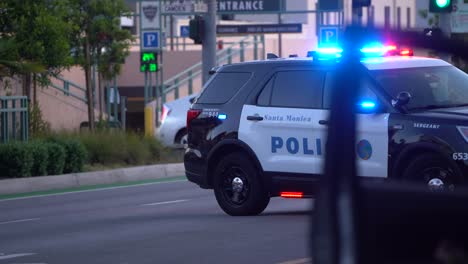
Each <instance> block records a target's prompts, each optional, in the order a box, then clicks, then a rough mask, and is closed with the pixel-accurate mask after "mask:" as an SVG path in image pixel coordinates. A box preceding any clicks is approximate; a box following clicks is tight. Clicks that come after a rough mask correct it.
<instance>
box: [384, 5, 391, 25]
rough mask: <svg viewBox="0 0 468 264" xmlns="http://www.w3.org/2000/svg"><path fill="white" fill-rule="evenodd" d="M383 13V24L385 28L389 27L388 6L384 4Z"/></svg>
mask: <svg viewBox="0 0 468 264" xmlns="http://www.w3.org/2000/svg"><path fill="white" fill-rule="evenodd" d="M384 11H385V12H384V13H385V16H384V19H385V20H384V21H385V22H384V26H385V28H386V29H389V28H390V7H389V6H385V9H384Z"/></svg>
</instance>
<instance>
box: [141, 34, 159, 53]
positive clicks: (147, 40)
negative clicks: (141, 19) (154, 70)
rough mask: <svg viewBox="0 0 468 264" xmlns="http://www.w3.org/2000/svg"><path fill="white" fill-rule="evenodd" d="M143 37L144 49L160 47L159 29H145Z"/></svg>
mask: <svg viewBox="0 0 468 264" xmlns="http://www.w3.org/2000/svg"><path fill="white" fill-rule="evenodd" d="M141 37H142V39H141V42H142V43H143V49H144V50H155V49H159V48H160V47H159V32H158V31H143V34H142V35H141Z"/></svg>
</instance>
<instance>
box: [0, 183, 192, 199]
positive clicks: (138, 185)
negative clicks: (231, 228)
mask: <svg viewBox="0 0 468 264" xmlns="http://www.w3.org/2000/svg"><path fill="white" fill-rule="evenodd" d="M176 182H187V180H175V181H166V182H149V183H142V184H134V185H126V186H117V187H104V188H99V189H93V190H83V191H70V192H64V193H52V194H40V195H32V196H25V197H18V198H8V199H0V203H1V202H7V201H14V200H25V199H32V198H38V197H48V196H61V195H68V194H75V193H87V192H98V191H107V190H116V189H123V188H132V187H142V186H148V185H155V184H163V183H176ZM90 187H92V186H90Z"/></svg>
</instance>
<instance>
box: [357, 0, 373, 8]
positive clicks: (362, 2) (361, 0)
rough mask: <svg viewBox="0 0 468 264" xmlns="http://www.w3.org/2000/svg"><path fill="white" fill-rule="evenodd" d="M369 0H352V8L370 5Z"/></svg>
mask: <svg viewBox="0 0 468 264" xmlns="http://www.w3.org/2000/svg"><path fill="white" fill-rule="evenodd" d="M370 5H371V0H353V8H361V7H364V6H370Z"/></svg>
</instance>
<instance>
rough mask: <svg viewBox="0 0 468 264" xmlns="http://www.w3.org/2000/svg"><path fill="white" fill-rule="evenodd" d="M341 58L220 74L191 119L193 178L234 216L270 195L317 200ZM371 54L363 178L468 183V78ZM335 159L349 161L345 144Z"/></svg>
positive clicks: (373, 50) (329, 53)
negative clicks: (344, 157)
mask: <svg viewBox="0 0 468 264" xmlns="http://www.w3.org/2000/svg"><path fill="white" fill-rule="evenodd" d="M340 52H342V50H340V49H339V48H323V49H318V50H316V51H315V52H314V54H315V55H314V56H312V57H309V56H308V58H275V59H267V60H262V61H253V62H245V63H238V64H231V65H225V66H221V67H218V68H215V69H214V70H213V71H212V74H213V76H212V77H211V79H210V80H209V81H208V83H207V84H206V86H205V87H204V89H203V91H202V93H201V95H200V96H199V97H198V98H197V99H196V101H195V102H194V104H193V105H192V107H191V109H190V110H189V111H188V113H187V129H188V148H187V150H186V153H185V157H184V164H185V170H186V176H187V178H188V179H189V180H190V181H191V182H194V183H196V184H198V185H199V186H200V187H201V188H207V189H214V193H215V196H216V199H217V201H218V203H219V205H220V207H221V208H222V209H223V210H224V211H225V212H226V213H227V214H230V215H255V214H259V213H261V212H262V211H263V210H264V209H265V208H266V206H267V205H268V203H269V200H270V197H275V196H281V197H289V198H305V197H311V196H313V195H314V192H316V190H317V184H316V183H317V180H318V179H319V177H320V175H321V174H322V172H323V169H324V168H323V167H324V166H323V165H324V157H325V156H324V151H325V143H326V136H327V122H328V121H327V119H328V115H329V108H330V101H331V99H330V95H331V89H332V87H334V85H333V82H334V80H337V79H338V78H340V76H337V73H336V71H335V70H336V65H337V63H334V61H336V58H339V57H340V56H341V55H340V54H341V53H340ZM361 52H362V54H363V55H365V56H364V58H363V59H362V60H361V63H362V64H363V65H364V66H365V67H363V68H365V69H366V70H365V71H366V72H365V73H364V74H363V75H361V76H365V78H363V79H362V80H359V82H360V83H361V87H360V91H359V92H358V93H359V98H360V99H359V101H357V102H356V110H357V111H356V113H357V129H358V131H357V141H356V154H357V159H358V160H357V172H358V175H359V176H362V177H367V178H368V179H386V180H387V179H397V180H408V181H416V182H422V183H424V184H427V185H428V186H429V187H430V188H435V189H439V190H440V189H444V190H451V189H454V188H456V186H459V185H462V184H464V183H465V182H466V181H467V180H468V75H467V74H465V73H464V72H463V71H461V70H459V69H458V68H456V67H454V66H453V65H451V64H449V63H447V62H445V61H443V60H439V59H434V58H424V57H415V56H413V52H412V50H409V49H402V48H397V47H396V46H393V45H389V46H388V45H382V44H372V45H371V46H366V47H363V48H362V49H361ZM389 55H391V56H389ZM329 58H333V61H331V60H329ZM346 135H347V131H343V137H346ZM334 155H341V154H340V149H339V148H337V149H336V150H334Z"/></svg>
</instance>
